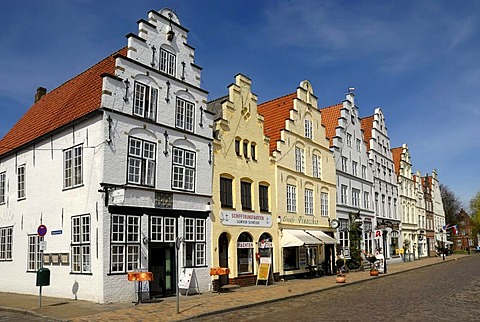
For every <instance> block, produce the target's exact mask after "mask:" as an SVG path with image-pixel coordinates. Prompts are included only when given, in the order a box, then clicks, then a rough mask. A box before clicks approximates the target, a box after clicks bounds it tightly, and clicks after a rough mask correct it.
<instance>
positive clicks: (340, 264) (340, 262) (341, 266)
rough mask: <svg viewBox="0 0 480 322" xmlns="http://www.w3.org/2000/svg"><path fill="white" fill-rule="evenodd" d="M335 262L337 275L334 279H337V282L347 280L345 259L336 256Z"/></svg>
mask: <svg viewBox="0 0 480 322" xmlns="http://www.w3.org/2000/svg"><path fill="white" fill-rule="evenodd" d="M335 264H336V265H337V276H336V277H335V280H336V281H337V283H345V281H346V280H347V276H346V275H345V272H346V268H345V259H343V258H338V259H337V260H336V262H335Z"/></svg>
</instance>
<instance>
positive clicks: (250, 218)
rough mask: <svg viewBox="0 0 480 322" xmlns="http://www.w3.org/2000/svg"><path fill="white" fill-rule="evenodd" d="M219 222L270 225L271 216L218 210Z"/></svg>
mask: <svg viewBox="0 0 480 322" xmlns="http://www.w3.org/2000/svg"><path fill="white" fill-rule="evenodd" d="M220 222H221V223H222V224H223V225H226V226H248V227H272V216H271V215H267V214H257V213H248V212H237V211H222V212H220Z"/></svg>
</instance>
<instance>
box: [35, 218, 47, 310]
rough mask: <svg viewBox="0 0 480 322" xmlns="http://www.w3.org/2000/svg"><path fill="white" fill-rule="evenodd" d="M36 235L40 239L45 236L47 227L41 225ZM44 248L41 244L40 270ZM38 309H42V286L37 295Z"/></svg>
mask: <svg viewBox="0 0 480 322" xmlns="http://www.w3.org/2000/svg"><path fill="white" fill-rule="evenodd" d="M37 234H38V236H40V237H43V236H45V235H46V234H47V226H45V225H43V224H42V225H40V226H38V228H37ZM42 242H43V241H42ZM44 248H45V245H44V243H43V244H42V246H41V247H40V268H43V250H44ZM37 274H38V272H37ZM38 307H42V285H40V290H39V294H38Z"/></svg>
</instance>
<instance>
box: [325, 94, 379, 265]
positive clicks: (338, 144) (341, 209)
mask: <svg viewBox="0 0 480 322" xmlns="http://www.w3.org/2000/svg"><path fill="white" fill-rule="evenodd" d="M331 108H336V106H334V107H327V108H325V109H321V110H320V112H321V113H322V121H323V120H324V116H323V115H324V113H330V112H328V110H329V109H331ZM331 142H332V143H331V146H330V149H331V150H332V151H333V153H334V159H335V165H336V177H337V184H336V187H337V219H338V220H339V222H340V226H339V228H338V235H337V236H338V239H339V241H340V247H341V248H342V252H343V255H345V256H346V257H347V258H348V257H350V246H351V245H350V239H349V236H348V231H347V230H346V228H348V225H349V219H350V218H349V215H357V214H360V216H361V220H362V223H363V226H362V227H363V231H364V233H363V236H362V239H361V245H360V247H361V249H364V250H365V249H366V250H367V251H368V252H371V250H373V247H374V246H373V244H374V236H373V235H372V234H371V230H372V229H373V228H374V227H375V222H374V221H375V212H374V204H373V173H372V167H371V165H370V160H369V158H368V154H367V146H366V142H365V140H364V137H363V131H362V127H361V121H360V118H359V116H358V107H357V106H356V105H355V101H354V94H353V93H352V92H349V93H347V94H346V98H345V100H344V101H343V102H342V106H341V108H340V117H339V118H338V121H337V123H336V125H335V136H334V137H333V141H331Z"/></svg>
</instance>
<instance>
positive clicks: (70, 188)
mask: <svg viewBox="0 0 480 322" xmlns="http://www.w3.org/2000/svg"><path fill="white" fill-rule="evenodd" d="M83 186H84V184H83V183H82V184H79V185H76V186H71V187H64V188H63V190H62V191H67V190H73V189H76V188H80V187H83Z"/></svg>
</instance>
